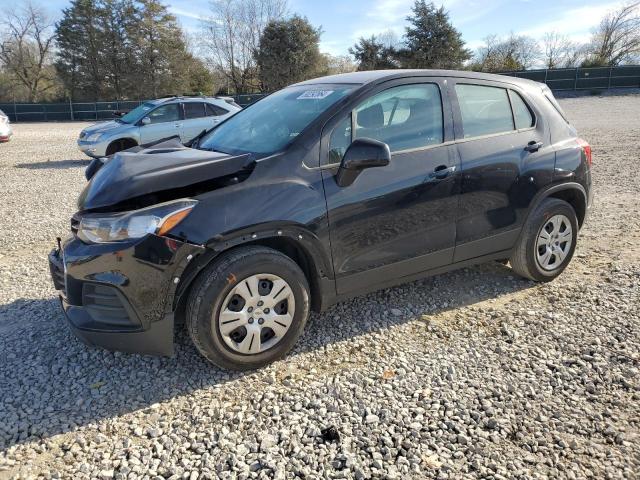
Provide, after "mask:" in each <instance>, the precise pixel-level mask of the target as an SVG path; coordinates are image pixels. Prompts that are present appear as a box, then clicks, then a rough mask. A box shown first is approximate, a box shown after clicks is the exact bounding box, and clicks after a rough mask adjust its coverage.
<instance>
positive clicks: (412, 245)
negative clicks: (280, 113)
mask: <svg viewBox="0 0 640 480" xmlns="http://www.w3.org/2000/svg"><path fill="white" fill-rule="evenodd" d="M442 88H443V83H441V82H439V81H435V80H433V79H430V80H426V79H425V80H424V82H423V83H417V82H416V81H415V79H413V80H412V81H411V82H408V81H404V82H402V81H400V82H398V81H396V82H394V83H392V84H390V85H389V84H387V86H385V87H382V86H381V87H378V89H377V90H376V91H374V92H372V94H371V95H370V96H369V97H368V98H366V99H364V100H362V101H360V102H359V103H358V104H357V105H356V106H355V107H354V108H353V109H350V112H348V113H347V112H345V113H343V114H342V115H338V116H337V117H335V118H334V120H333V121H332V122H329V123H328V124H327V127H326V128H325V130H324V131H323V142H322V145H323V149H322V153H321V157H322V160H323V161H324V163H325V165H322V166H321V168H322V172H323V184H324V188H325V194H326V199H327V208H328V216H329V225H330V232H331V250H332V255H333V264H334V272H335V275H336V287H337V291H338V294H344V293H349V292H355V291H358V290H366V289H369V288H375V286H377V285H384V284H385V282H387V281H388V280H390V279H392V278H401V277H404V276H408V275H411V274H414V273H418V272H421V271H424V270H428V269H431V268H436V267H439V266H443V265H446V264H448V263H450V262H451V261H452V258H453V247H454V244H455V215H456V209H457V202H458V196H457V188H458V182H459V180H458V178H459V177H458V172H457V168H458V166H459V165H458V158H457V153H456V150H455V147H454V146H453V145H451V144H449V143H446V141H447V140H450V139H451V138H452V135H453V132H452V125H451V124H452V122H451V120H450V109H449V104H448V102H447V101H445V102H443V98H446V96H444V95H442V93H441V90H442ZM361 137H368V138H373V139H376V140H380V141H382V142H385V143H386V144H387V145H389V148H390V150H391V162H390V163H389V165H388V166H386V167H379V168H370V169H367V170H364V171H363V172H362V173H361V174H360V175H359V177H358V178H357V179H356V180H355V182H354V183H353V184H352V185H349V186H347V187H339V186H338V185H337V183H336V181H335V173H336V171H337V166H338V165H339V162H340V160H341V159H342V156H343V155H344V152H345V150H346V148H347V147H348V146H349V144H350V143H351V141H352V140H353V139H354V138H361Z"/></svg>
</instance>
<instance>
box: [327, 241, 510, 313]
mask: <svg viewBox="0 0 640 480" xmlns="http://www.w3.org/2000/svg"><path fill="white" fill-rule="evenodd" d="M511 250H512V249H511V248H509V249H506V250H501V251H499V252H493V253H491V254H488V255H482V256H480V257H475V258H470V259H468V260H464V261H461V262H456V263H451V264H449V265H444V266H442V267H438V268H432V269H429V270H424V271H421V272H417V273H413V274H410V275H406V276H402V277H397V278H388V279H387V280H384V281H382V282H378V283H375V284H371V285H368V286H366V287H361V288H358V289H356V290H352V291H349V292H346V293H342V294H339V295H336V296H326V297H324V298H323V301H322V307H321V311H324V310H327V309H328V308H329V307H331V306H332V305H334V304H336V303H338V302H342V301H345V300H348V299H350V298H353V297H357V296H360V295H364V294H366V293H371V292H375V291H377V290H382V289H385V288H390V287H394V286H396V285H401V284H403V283H408V282H412V281H414V280H418V279H421V278H427V277H432V276H434V275H440V274H442V273H447V272H450V271H453V270H458V269H460V268H465V267H471V266H473V265H479V264H482V263H487V262H490V261H494V260H501V259H504V258H509V257H510V256H511ZM348 279H349V277H346V278H345V279H344V280H345V281H348Z"/></svg>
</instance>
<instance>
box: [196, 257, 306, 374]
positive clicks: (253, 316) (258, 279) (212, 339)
mask: <svg viewBox="0 0 640 480" xmlns="http://www.w3.org/2000/svg"><path fill="white" fill-rule="evenodd" d="M308 316H309V285H308V282H307V279H306V277H305V275H304V273H303V272H302V270H301V269H300V267H299V266H298V265H297V264H296V263H295V262H294V261H293V260H291V259H290V258H289V257H287V256H285V255H283V254H281V253H280V252H278V251H276V250H273V249H270V248H265V247H253V246H252V247H245V248H240V249H237V250H234V251H231V252H229V253H227V254H224V255H223V256H222V257H221V258H220V259H219V260H217V261H215V262H214V263H213V264H212V265H210V266H209V267H208V268H207V269H206V270H205V271H203V272H202V274H201V275H200V277H199V279H198V281H197V282H196V284H195V285H194V286H193V289H192V291H191V294H190V296H189V300H188V303H187V315H186V323H187V328H188V330H189V334H190V336H191V339H192V340H193V343H194V344H195V346H196V348H197V349H198V351H199V352H200V353H201V354H202V355H204V356H205V357H206V358H207V359H208V360H209V361H210V362H212V363H214V364H216V365H218V366H220V367H222V368H226V369H230V370H249V369H253V368H258V367H261V366H263V365H266V364H268V363H270V362H272V361H274V360H277V359H279V358H281V357H283V356H284V355H285V354H286V353H287V352H288V351H289V350H291V348H292V347H293V345H294V344H295V342H296V341H297V339H298V337H299V336H300V334H301V333H302V331H303V330H304V326H305V324H306V322H307V318H308Z"/></svg>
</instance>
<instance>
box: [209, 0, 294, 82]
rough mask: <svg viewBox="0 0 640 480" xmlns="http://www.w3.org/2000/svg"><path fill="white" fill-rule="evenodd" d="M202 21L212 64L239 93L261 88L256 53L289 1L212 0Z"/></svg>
mask: <svg viewBox="0 0 640 480" xmlns="http://www.w3.org/2000/svg"><path fill="white" fill-rule="evenodd" d="M211 9H212V15H211V16H210V18H208V19H206V20H204V22H203V37H204V38H203V47H204V49H205V50H206V51H207V52H208V60H209V63H210V64H211V66H212V67H213V68H214V69H215V70H218V71H221V72H224V74H225V76H226V77H227V80H228V82H229V83H230V84H231V86H232V87H233V89H234V90H235V92H236V93H247V92H251V91H253V90H256V89H257V88H258V86H259V85H258V83H259V81H258V72H257V64H256V60H255V55H254V53H255V52H256V51H257V50H258V49H259V46H260V38H261V35H262V32H263V31H264V29H265V27H266V26H267V24H269V23H270V22H271V21H273V20H282V19H283V18H285V16H286V13H287V0H212V2H211Z"/></svg>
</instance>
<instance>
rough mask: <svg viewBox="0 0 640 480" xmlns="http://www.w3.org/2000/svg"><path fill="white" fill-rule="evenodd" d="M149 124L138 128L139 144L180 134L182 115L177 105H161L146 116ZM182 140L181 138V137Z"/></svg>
mask: <svg viewBox="0 0 640 480" xmlns="http://www.w3.org/2000/svg"><path fill="white" fill-rule="evenodd" d="M147 117H149V119H150V120H151V123H149V124H147V125H141V126H140V143H141V144H143V145H144V144H145V143H150V142H155V141H157V140H160V139H162V138H168V137H172V136H180V137H181V133H182V114H181V112H180V105H179V104H178V103H169V104H167V105H161V106H159V107H158V108H156V109H154V110H152V111H151V112H149V113H148V114H147ZM181 138H182V137H181Z"/></svg>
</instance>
